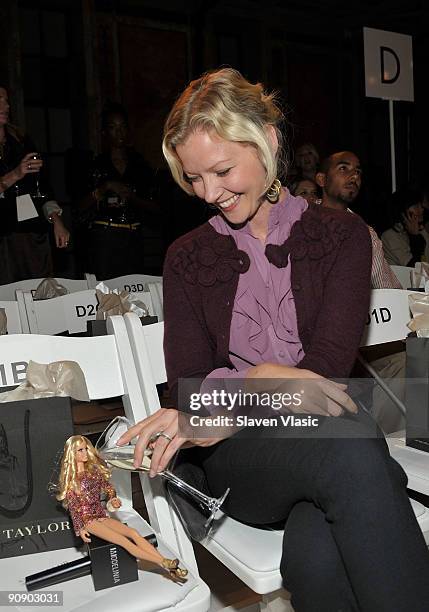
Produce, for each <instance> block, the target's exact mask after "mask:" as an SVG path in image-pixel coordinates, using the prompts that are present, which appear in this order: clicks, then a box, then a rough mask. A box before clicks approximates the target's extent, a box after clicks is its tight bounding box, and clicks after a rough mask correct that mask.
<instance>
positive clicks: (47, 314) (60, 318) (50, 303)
mask: <svg viewBox="0 0 429 612" xmlns="http://www.w3.org/2000/svg"><path fill="white" fill-rule="evenodd" d="M17 296H18V298H19V299H21V295H20V292H17ZM22 296H23V300H24V304H25V311H26V316H27V320H28V328H29V329H28V331H29V333H30V334H47V335H54V334H60V333H63V332H69V333H70V334H78V333H82V332H85V331H86V328H87V322H88V321H91V320H95V318H96V316H97V309H98V300H97V296H96V294H95V291H94V289H87V290H86V291H78V292H76V293H69V294H67V295H62V296H59V297H56V298H52V299H50V300H34V299H33V296H32V294H31V292H30V291H24V292H23V293H22ZM139 298H140V299H141V300H142V301H143V302H144V303H145V304H146V306H147V308H148V309H149V313H150V314H153V306H152V298H151V295H150V293H149V292H148V291H145V292H142V293H140V294H139Z"/></svg>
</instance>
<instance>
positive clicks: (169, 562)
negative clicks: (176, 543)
mask: <svg viewBox="0 0 429 612" xmlns="http://www.w3.org/2000/svg"><path fill="white" fill-rule="evenodd" d="M161 565H162V567H163V568H164V569H166V570H167V571H168V573H169V574H170V576H171V577H172V579H173V580H175V581H176V582H184V581H185V580H186V576H187V575H188V570H187V569H182V568H181V567H179V559H163V560H162V563H161Z"/></svg>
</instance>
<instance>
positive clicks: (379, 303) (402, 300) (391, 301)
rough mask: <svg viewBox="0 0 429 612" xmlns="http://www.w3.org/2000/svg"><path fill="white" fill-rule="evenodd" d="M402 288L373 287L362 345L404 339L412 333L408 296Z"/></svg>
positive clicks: (408, 292)
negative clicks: (408, 325) (409, 326)
mask: <svg viewBox="0 0 429 612" xmlns="http://www.w3.org/2000/svg"><path fill="white" fill-rule="evenodd" d="M410 293H412V291H405V290H402V289H373V290H372V291H371V302H370V307H369V313H368V318H367V321H366V326H365V331H364V334H363V336H362V341H361V346H371V345H373V344H383V343H384V342H394V341H396V340H403V339H405V338H406V337H407V335H408V334H409V333H410V330H409V328H408V327H407V323H409V322H410V320H411V313H410V309H409V306H408V296H409V294H410Z"/></svg>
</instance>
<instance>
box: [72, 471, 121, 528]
mask: <svg viewBox="0 0 429 612" xmlns="http://www.w3.org/2000/svg"><path fill="white" fill-rule="evenodd" d="M78 478H79V485H80V490H79V491H75V490H74V489H70V490H69V491H68V492H67V495H66V502H67V508H68V511H69V513H70V516H71V519H72V522H73V527H74V530H75V533H76V535H77V536H79V535H80V530H81V529H83V528H85V526H86V525H87V524H88V523H89V522H90V521H93V520H100V519H101V520H102V519H106V518H109V515H108V514H107V512H106V510H105V509H104V507H103V505H102V504H101V499H100V498H101V493H106V495H107V496H108V498H109V500H110V499H112V498H113V497H116V492H115V489H114V488H113V486H112V485H111V484H110V483H109V482H108V481H107V480H106V479H105V478H104V476H103V475H102V474H101V473H100V472H99V471H98V470H95V471H93V472H83V473H82V476H80V477H78Z"/></svg>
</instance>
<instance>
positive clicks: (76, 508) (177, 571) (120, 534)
mask: <svg viewBox="0 0 429 612" xmlns="http://www.w3.org/2000/svg"><path fill="white" fill-rule="evenodd" d="M109 479H110V471H109V469H108V468H107V466H106V464H105V463H104V461H103V460H102V459H101V457H100V456H99V455H98V452H97V450H96V449H95V448H94V446H93V445H92V444H91V442H90V441H89V440H88V438H86V437H85V436H72V437H71V438H69V439H68V440H67V441H66V443H65V446H64V454H63V458H62V461H61V468H60V477H59V482H58V493H57V499H58V501H61V502H62V503H63V506H64V507H65V508H66V509H67V510H68V511H69V513H70V516H71V519H72V522H73V527H74V530H75V533H76V535H77V536H80V537H81V538H82V540H83V541H84V542H90V541H91V537H90V536H91V535H95V536H97V537H99V538H102V539H103V540H106V541H107V542H111V543H112V544H117V545H118V546H122V547H123V548H125V549H126V550H127V551H128V552H129V553H130V554H131V555H133V556H134V557H135V558H136V559H144V560H145V561H151V562H152V563H155V564H156V565H159V566H160V567H162V568H163V569H165V570H167V571H168V572H169V573H170V575H171V577H172V578H174V579H179V580H183V579H185V578H186V575H187V573H188V572H187V570H184V569H181V568H179V561H178V559H166V558H164V557H163V556H162V555H161V554H160V553H159V552H158V551H157V550H156V548H154V547H153V546H152V545H151V544H150V543H149V542H148V541H147V540H146V539H145V538H144V537H143V536H141V535H140V534H139V533H138V531H136V530H135V529H132V528H131V527H128V526H127V525H124V524H123V523H121V522H120V521H118V520H117V519H114V518H112V517H110V516H109V514H108V513H107V512H106V510H105V509H104V507H103V505H102V504H101V499H100V497H101V494H102V493H105V494H106V495H107V497H108V500H109V501H108V503H107V508H108V510H109V511H111V512H114V511H115V510H117V509H119V508H120V507H121V500H120V499H119V498H118V497H116V493H115V489H114V488H113V486H112V485H111V484H110V481H109Z"/></svg>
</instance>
